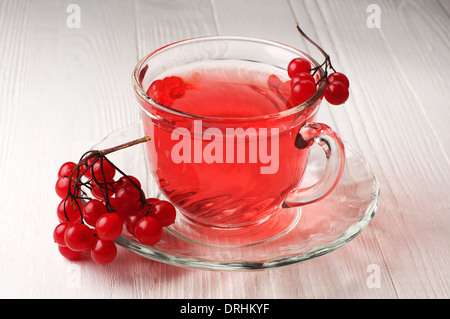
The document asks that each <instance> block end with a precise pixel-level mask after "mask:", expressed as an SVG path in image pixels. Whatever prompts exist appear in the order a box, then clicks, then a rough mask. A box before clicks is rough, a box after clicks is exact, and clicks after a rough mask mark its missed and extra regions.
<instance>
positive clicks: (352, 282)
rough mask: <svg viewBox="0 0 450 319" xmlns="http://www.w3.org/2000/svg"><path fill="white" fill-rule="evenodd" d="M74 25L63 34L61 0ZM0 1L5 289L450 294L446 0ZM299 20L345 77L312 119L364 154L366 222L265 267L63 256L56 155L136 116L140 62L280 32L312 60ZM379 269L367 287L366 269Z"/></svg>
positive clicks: (80, 148) (131, 294)
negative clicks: (336, 99) (187, 43)
mask: <svg viewBox="0 0 450 319" xmlns="http://www.w3.org/2000/svg"><path fill="white" fill-rule="evenodd" d="M71 3H76V4H78V5H79V7H80V10H81V11H80V12H81V24H80V28H73V29H72V28H69V27H68V26H67V23H66V20H67V18H68V16H69V14H70V13H68V12H66V9H67V7H68V5H69V4H71ZM371 3H372V2H371V1H366V0H363V1H358V0H343V1H331V0H320V1H312V0H298V1H297V0H291V1H284V0H283V1H279V0H262V1H254V0H247V1H237V0H233V1H231V0H227V1H225V0H211V1H206V0H196V1H182V0H176V1H162V0H159V1H155V0H152V1H144V0H136V1H119V0H114V1H112V0H110V1H105V0H102V1H87V0H84V1H78V0H77V1H75V2H74V1H66V0H65V1H57V0H54V1H51V0H48V1H26V0H19V1H17V0H3V1H1V2H0V161H1V162H0V163H1V165H0V180H2V181H5V182H3V183H1V184H0V185H1V186H0V187H1V192H0V217H1V218H2V224H1V225H2V226H1V227H2V228H1V229H2V231H3V233H4V239H3V240H2V244H1V246H0V247H1V250H0V256H1V257H0V258H1V263H0V265H1V266H0V267H1V269H0V296H1V297H3V298H17V297H19V298H21V297H32V298H48V297H58V298H449V297H450V291H449V290H450V282H449V280H450V279H449V278H450V273H449V267H448V264H449V262H450V261H449V257H450V240H449V238H450V236H449V235H450V233H449V229H450V217H449V216H450V214H449V211H450V200H449V196H448V195H449V192H448V189H449V188H450V171H449V170H450V160H449V157H450V153H449V152H450V151H449V149H450V147H449V146H450V133H449V130H448V127H447V126H448V124H447V123H448V122H449V121H450V110H449V102H448V101H449V100H450V96H449V95H450V94H449V92H448V84H447V81H446V80H447V79H448V74H449V72H450V67H449V65H448V64H447V63H446V60H447V59H448V52H449V46H450V37H449V29H448V25H449V11H450V9H449V5H448V1H443V0H439V1H438V0H432V1H426V2H425V1H420V0H414V1H413V0H409V1H406V0H405V1H389V0H380V1H377V4H378V5H379V7H380V9H381V16H380V19H381V20H380V21H381V27H380V28H379V29H378V28H369V27H368V26H367V18H368V15H369V13H368V12H367V7H368V6H369V4H371ZM296 21H299V22H300V23H301V24H302V27H303V28H304V30H305V31H306V32H307V33H308V34H309V35H310V36H311V37H312V38H314V39H315V40H317V42H318V43H320V45H321V46H322V47H323V48H324V49H325V50H326V51H327V52H328V53H329V54H330V55H331V57H332V59H333V65H334V66H335V67H336V68H337V69H338V70H341V71H343V72H345V73H346V74H347V75H348V76H349V78H350V81H351V97H350V99H349V101H348V102H347V103H346V105H345V106H344V107H331V106H329V105H327V104H326V103H324V105H322V107H321V110H320V114H319V119H320V120H321V121H323V122H325V123H328V124H329V125H330V126H332V127H334V128H335V129H336V130H337V131H338V133H339V134H340V135H341V136H342V137H343V139H344V140H346V141H348V142H349V143H351V144H352V145H353V146H354V148H356V149H357V150H358V151H359V152H361V154H363V155H364V157H366V158H367V159H368V161H369V162H370V163H371V165H372V166H373V169H374V172H375V174H376V176H377V177H378V179H379V182H380V185H381V199H380V207H379V209H378V212H377V215H376V217H375V219H374V220H373V221H372V222H371V223H370V225H369V226H368V228H367V229H366V230H365V231H364V232H363V233H362V234H361V235H360V236H358V237H357V238H356V239H355V240H353V241H352V242H351V243H349V244H348V245H345V246H344V247H343V248H341V249H339V250H337V251H336V252H334V253H332V254H330V255H327V256H325V257H322V258H318V259H315V260H312V261H309V262H306V263H302V264H299V265H295V266H291V267H287V268H282V269H276V270H271V271H265V272H251V273H248V272H246V273H242V272H236V273H230V272H210V271H199V270H189V269H182V268H178V267H174V266H169V265H165V264H161V263H157V262H153V261H149V260H146V259H143V258H141V257H139V256H137V255H135V254H133V253H131V252H129V251H126V250H124V249H119V255H118V258H117V260H116V261H115V262H114V263H113V264H111V265H109V266H105V267H100V266H98V265H95V264H93V263H91V262H90V261H89V260H85V261H81V262H78V263H71V262H69V261H66V260H64V259H63V258H62V257H61V256H59V254H58V252H57V250H56V248H55V245H54V244H53V240H52V238H51V233H52V231H53V228H54V226H55V223H56V220H55V215H54V213H55V210H56V206H57V204H58V202H59V201H58V199H57V197H56V195H55V194H54V191H53V187H54V183H55V181H56V172H57V170H58V168H59V166H60V165H61V163H63V162H64V161H67V160H77V158H78V157H79V156H80V155H81V154H82V153H83V152H84V151H85V150H86V149H88V148H89V147H90V146H92V145H93V144H95V143H96V142H98V141H99V140H101V139H102V138H103V137H104V136H105V135H107V134H108V133H109V132H111V131H113V130H117V129H119V128H121V127H124V126H126V125H128V124H130V123H133V122H135V121H137V120H138V119H139V118H140V114H139V111H138V107H137V105H136V102H135V99H134V96H133V94H132V89H131V83H130V78H131V72H132V69H133V68H134V66H135V64H136V63H137V61H138V59H140V58H142V57H143V56H144V55H145V54H147V53H149V52H151V51H152V50H155V49H157V48H159V47H161V46H162V45H165V44H168V43H171V42H174V41H177V40H181V39H184V38H191V37H196V36H204V35H217V34H220V35H245V36H253V37H259V38H266V39H271V40H276V41H280V42H283V43H286V44H289V45H292V46H296V47H299V48H301V49H304V50H305V51H306V52H308V53H310V54H311V55H313V56H315V57H316V58H317V59H320V54H319V52H317V50H315V49H314V48H313V47H311V46H310V45H308V44H307V43H306V42H305V41H304V40H303V39H301V37H300V36H299V35H298V33H297V32H296V30H295V23H296ZM371 265H372V266H373V265H375V266H376V267H378V269H379V272H380V286H379V287H375V288H371V287H370V285H368V283H367V280H368V277H369V275H370V269H371V268H370V267H371Z"/></svg>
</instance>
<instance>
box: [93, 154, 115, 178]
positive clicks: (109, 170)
mask: <svg viewBox="0 0 450 319" xmlns="http://www.w3.org/2000/svg"><path fill="white" fill-rule="evenodd" d="M114 175H116V169H115V168H114V166H112V165H111V164H109V163H108V162H107V161H105V160H103V159H100V160H99V161H97V162H95V164H94V177H95V179H96V180H97V182H99V183H102V182H104V181H110V180H112V179H113V178H114Z"/></svg>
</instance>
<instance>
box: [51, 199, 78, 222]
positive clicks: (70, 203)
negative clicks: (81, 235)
mask: <svg viewBox="0 0 450 319" xmlns="http://www.w3.org/2000/svg"><path fill="white" fill-rule="evenodd" d="M64 209H65V211H66V214H64ZM82 209H83V205H82V203H81V201H80V200H79V199H70V198H67V199H63V200H62V201H61V202H60V203H59V205H58V208H57V210H56V215H57V216H58V220H59V221H60V222H65V221H70V222H72V223H78V222H79V221H80V220H81V210H82ZM66 215H67V218H68V219H69V220H67V219H66Z"/></svg>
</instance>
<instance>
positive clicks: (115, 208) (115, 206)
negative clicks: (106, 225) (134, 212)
mask: <svg viewBox="0 0 450 319" xmlns="http://www.w3.org/2000/svg"><path fill="white" fill-rule="evenodd" d="M109 204H110V205H111V208H112V211H111V212H112V213H114V214H117V215H119V217H120V218H122V220H125V218H126V217H127V216H128V214H129V213H130V212H129V211H128V210H126V209H124V208H123V207H122V206H120V205H119V203H118V202H117V198H115V197H112V198H110V199H109ZM111 212H109V213H111Z"/></svg>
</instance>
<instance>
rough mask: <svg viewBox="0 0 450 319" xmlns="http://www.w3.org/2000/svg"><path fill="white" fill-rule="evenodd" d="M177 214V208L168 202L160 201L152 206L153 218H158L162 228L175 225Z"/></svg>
mask: <svg viewBox="0 0 450 319" xmlns="http://www.w3.org/2000/svg"><path fill="white" fill-rule="evenodd" d="M176 214H177V213H176V210H175V207H174V206H173V205H172V203H170V202H168V201H165V200H160V201H157V202H156V203H154V204H153V205H152V212H151V216H152V217H154V218H156V219H157V220H158V222H159V223H160V224H161V226H162V227H166V226H169V225H171V224H173V223H174V222H175V217H176Z"/></svg>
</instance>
